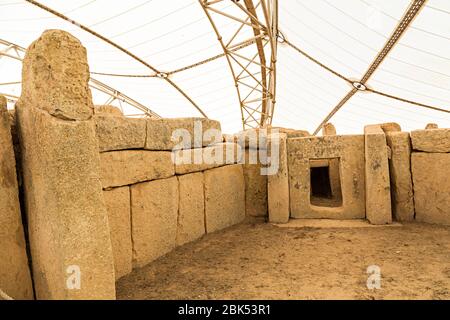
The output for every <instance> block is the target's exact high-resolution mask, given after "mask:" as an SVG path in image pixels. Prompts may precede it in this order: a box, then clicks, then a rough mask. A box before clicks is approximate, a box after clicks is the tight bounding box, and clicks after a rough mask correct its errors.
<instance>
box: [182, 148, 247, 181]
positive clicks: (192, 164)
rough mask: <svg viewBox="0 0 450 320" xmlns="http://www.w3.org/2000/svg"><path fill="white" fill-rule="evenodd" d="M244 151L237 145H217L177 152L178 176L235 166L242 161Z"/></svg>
mask: <svg viewBox="0 0 450 320" xmlns="http://www.w3.org/2000/svg"><path fill="white" fill-rule="evenodd" d="M242 154H243V150H242V148H241V147H240V145H239V144H237V143H231V142H225V143H217V144H214V145H212V146H209V147H206V148H196V149H186V150H183V149H181V150H175V151H173V157H174V161H175V172H176V174H187V173H192V172H199V171H205V170H207V169H212V168H217V167H221V166H224V165H227V164H235V163H238V162H240V161H241V158H242Z"/></svg>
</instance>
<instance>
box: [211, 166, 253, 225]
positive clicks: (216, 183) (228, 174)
mask: <svg viewBox="0 0 450 320" xmlns="http://www.w3.org/2000/svg"><path fill="white" fill-rule="evenodd" d="M204 177H205V217H206V232H207V233H211V232H214V231H218V230H221V229H224V228H226V227H229V226H232V225H234V224H237V223H240V222H242V221H243V220H244V219H245V181H244V174H243V171H242V165H240V164H235V165H229V166H225V167H220V168H215V169H211V170H207V171H205V172H204Z"/></svg>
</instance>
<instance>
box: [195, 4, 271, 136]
mask: <svg viewBox="0 0 450 320" xmlns="http://www.w3.org/2000/svg"><path fill="white" fill-rule="evenodd" d="M231 2H232V3H233V5H231V6H225V3H228V1H224V0H209V1H208V0H199V3H200V5H201V6H202V8H203V10H204V12H205V14H206V15H207V17H208V19H209V21H210V23H211V25H212V27H213V29H214V32H215V33H216V35H217V39H218V41H219V42H220V45H221V46H222V49H223V52H224V54H225V57H226V59H227V62H228V65H229V68H230V70H231V74H232V76H233V81H234V85H235V87H236V90H237V96H238V99H239V105H240V109H241V117H242V126H243V129H244V130H245V129H248V128H256V127H266V126H268V125H270V124H271V123H272V117H273V113H274V107H275V96H276V57H277V34H278V0H259V1H253V0H243V1H239V0H232V1H231ZM219 16H220V18H222V19H223V18H225V19H227V20H232V21H234V22H235V23H236V29H235V31H234V32H233V33H232V34H231V35H227V39H224V36H223V32H221V30H219V28H218V26H217V24H216V22H215V21H216V20H217V19H219ZM243 44H254V45H251V46H249V47H248V50H245V52H244V51H239V53H238V52H236V51H237V50H235V49H236V48H237V47H240V46H242V45H243ZM250 48H251V49H250ZM252 49H253V50H252Z"/></svg>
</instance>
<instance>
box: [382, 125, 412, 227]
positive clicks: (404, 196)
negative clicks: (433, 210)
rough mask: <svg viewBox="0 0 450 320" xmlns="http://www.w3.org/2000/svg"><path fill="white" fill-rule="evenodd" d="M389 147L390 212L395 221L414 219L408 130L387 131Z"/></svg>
mask: <svg viewBox="0 0 450 320" xmlns="http://www.w3.org/2000/svg"><path fill="white" fill-rule="evenodd" d="M386 140H387V143H388V145H389V147H390V148H391V158H390V159H389V171H390V180H391V200H392V214H393V216H394V218H395V220H397V221H413V220H414V195H413V187H412V177H411V142H410V138H409V133H408V132H388V133H386Z"/></svg>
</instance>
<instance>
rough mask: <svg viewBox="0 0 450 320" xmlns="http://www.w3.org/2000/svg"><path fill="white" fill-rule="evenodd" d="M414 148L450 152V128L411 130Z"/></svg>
mask: <svg viewBox="0 0 450 320" xmlns="http://www.w3.org/2000/svg"><path fill="white" fill-rule="evenodd" d="M411 142H412V148H413V150H417V151H425V152H450V129H430V130H414V131H411Z"/></svg>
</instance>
